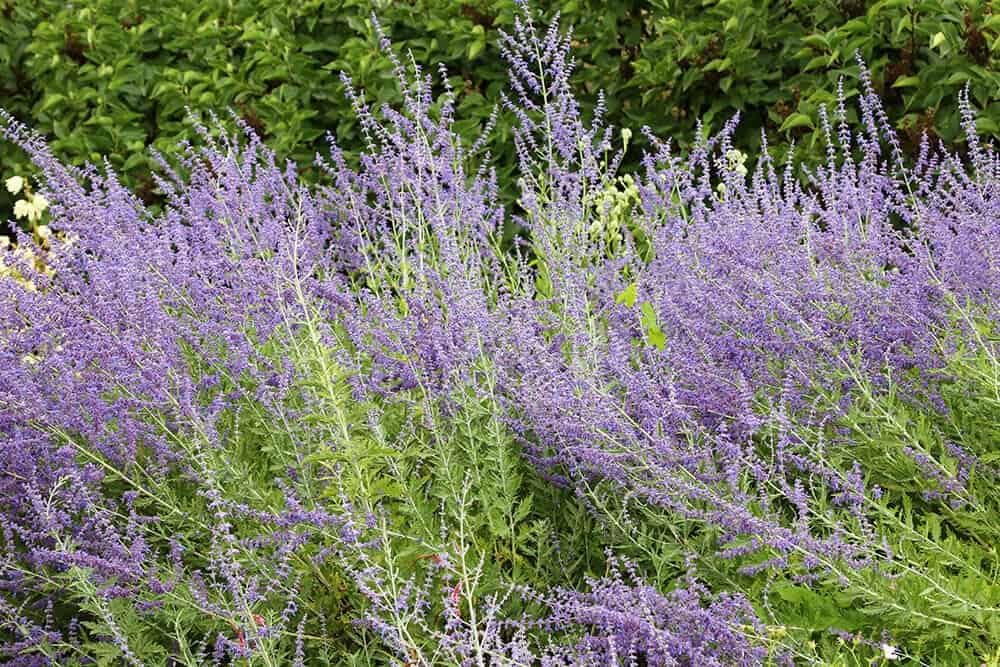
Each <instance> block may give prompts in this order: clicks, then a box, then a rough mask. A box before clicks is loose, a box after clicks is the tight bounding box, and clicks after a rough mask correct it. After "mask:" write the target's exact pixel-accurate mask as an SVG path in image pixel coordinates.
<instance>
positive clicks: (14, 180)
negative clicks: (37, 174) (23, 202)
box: [4, 176, 24, 195]
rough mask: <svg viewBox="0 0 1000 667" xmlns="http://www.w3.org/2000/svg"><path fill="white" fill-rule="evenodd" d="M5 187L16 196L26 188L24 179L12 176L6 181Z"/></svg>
mask: <svg viewBox="0 0 1000 667" xmlns="http://www.w3.org/2000/svg"><path fill="white" fill-rule="evenodd" d="M4 185H6V186H7V192H9V193H11V194H12V195H16V194H17V193H18V192H20V191H21V188H23V187H24V179H23V178H21V177H20V176H11V177H10V178H8V179H7V180H6V181H4Z"/></svg>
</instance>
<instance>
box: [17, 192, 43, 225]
mask: <svg viewBox="0 0 1000 667" xmlns="http://www.w3.org/2000/svg"><path fill="white" fill-rule="evenodd" d="M48 207H49V200H48V199H46V198H45V197H43V196H41V195H34V196H32V197H29V198H28V199H18V200H17V201H16V202H14V217H15V218H27V219H28V222H37V221H38V220H40V219H41V217H42V213H44V212H45V209H47V208H48Z"/></svg>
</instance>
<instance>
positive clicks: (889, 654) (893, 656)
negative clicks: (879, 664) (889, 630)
mask: <svg viewBox="0 0 1000 667" xmlns="http://www.w3.org/2000/svg"><path fill="white" fill-rule="evenodd" d="M882 657H883V658H885V659H886V660H899V649H897V648H896V647H895V646H890V645H888V644H882Z"/></svg>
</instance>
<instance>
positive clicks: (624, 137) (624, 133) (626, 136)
mask: <svg viewBox="0 0 1000 667" xmlns="http://www.w3.org/2000/svg"><path fill="white" fill-rule="evenodd" d="M631 138H632V130H630V129H628V128H627V127H626V128H622V144H623V145H624V146H625V147H626V148H628V140H629V139H631Z"/></svg>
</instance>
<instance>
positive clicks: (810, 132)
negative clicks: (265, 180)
mask: <svg viewBox="0 0 1000 667" xmlns="http://www.w3.org/2000/svg"><path fill="white" fill-rule="evenodd" d="M536 9H538V10H540V11H541V13H542V14H543V15H544V16H545V17H546V18H549V17H551V16H553V15H554V14H555V13H556V12H560V13H561V16H562V23H563V25H564V26H568V25H572V26H573V28H574V32H575V47H576V57H577V61H578V63H579V66H578V70H577V73H576V79H577V83H578V85H580V86H581V89H582V90H584V91H586V93H588V95H585V97H586V98H588V102H589V103H590V104H593V103H594V102H595V101H596V93H597V91H598V90H604V91H605V92H606V94H607V104H608V112H609V113H608V116H609V120H610V121H611V122H612V123H614V124H618V125H626V126H630V127H635V128H638V127H641V126H643V125H647V126H649V127H650V128H651V129H652V130H653V131H654V132H655V133H656V134H658V135H660V136H664V137H673V138H674V139H675V141H676V142H678V143H679V144H681V145H682V146H684V145H689V144H690V143H691V142H692V141H694V140H695V139H696V123H697V121H699V120H701V122H702V123H703V124H704V127H705V129H706V131H708V130H718V129H719V127H720V126H721V124H722V123H723V122H725V120H727V119H728V118H729V117H730V116H732V114H734V113H735V112H737V111H740V112H742V122H741V127H740V130H739V132H738V133H737V137H736V139H737V145H739V146H740V147H741V148H744V149H746V150H749V151H754V150H755V149H756V148H758V147H759V144H760V136H761V131H762V130H763V132H764V133H765V134H766V136H767V138H768V141H769V143H770V145H771V146H773V147H774V148H775V151H776V152H777V153H778V154H779V155H780V154H782V153H784V152H785V150H786V147H787V146H788V145H789V144H790V142H791V140H794V142H795V143H796V144H797V145H798V146H800V147H801V150H800V151H799V157H800V158H801V157H807V151H808V150H809V149H814V148H815V144H816V141H817V134H816V133H815V132H814V129H815V127H816V125H817V110H818V107H819V105H820V104H821V103H826V104H828V105H830V106H832V105H833V103H834V100H835V97H836V87H837V81H838V78H839V77H842V76H844V77H845V87H846V90H847V94H848V98H850V97H852V96H853V95H854V94H856V91H855V88H856V74H857V65H856V62H855V60H854V53H855V52H856V51H858V52H860V54H861V55H862V56H863V58H864V59H865V60H866V61H867V63H868V64H869V65H870V66H871V68H872V70H873V75H874V78H875V83H876V86H877V88H878V90H879V92H880V93H881V94H882V96H883V98H884V100H885V102H886V104H887V106H888V110H889V115H890V117H891V118H892V120H893V122H895V123H897V125H898V126H899V127H900V128H902V129H904V130H905V138H906V139H907V141H906V142H905V143H907V144H908V148H909V149H911V150H912V149H913V148H914V147H915V146H916V144H917V142H918V141H919V137H920V134H921V133H922V132H923V131H925V130H927V131H929V132H930V133H931V136H932V137H937V138H941V139H943V140H944V141H946V142H948V143H950V144H953V147H954V145H955V144H956V142H961V133H960V131H959V118H958V110H957V107H956V104H955V99H956V93H957V92H958V91H959V90H960V89H961V88H962V87H964V86H966V85H968V86H969V87H970V92H971V97H972V101H973V104H974V105H975V106H976V108H977V110H978V111H979V112H980V114H981V115H980V116H979V119H978V121H977V123H978V128H979V130H980V131H981V132H983V133H989V134H996V133H997V132H998V128H1000V97H998V93H997V91H1000V73H998V72H996V71H995V68H993V65H994V63H995V60H996V57H997V54H998V53H1000V16H997V15H994V14H993V9H992V1H991V0H987V1H985V2H983V1H979V0H924V1H913V0H880V1H878V2H866V1H865V0H782V1H780V2H759V1H753V0H703V1H702V2H690V1H689V0H641V1H640V0H618V1H612V2H605V1H603V0H602V1H597V0H563V1H561V2H546V3H538V7H536ZM372 12H374V13H375V14H377V15H378V17H379V19H380V22H381V23H382V24H383V26H384V27H385V29H386V31H387V32H388V34H389V35H390V36H391V38H392V39H393V41H394V43H395V44H396V45H397V46H398V47H399V48H400V49H402V50H404V52H405V50H411V51H412V53H413V56H414V58H415V60H416V62H419V63H442V64H443V65H444V66H445V67H446V68H447V71H448V72H449V75H450V79H449V81H450V83H451V85H452V86H453V87H454V88H455V90H457V91H458V92H459V97H460V105H459V111H460V114H459V117H460V118H461V119H462V121H461V124H460V127H459V129H460V130H461V132H463V134H464V135H465V136H468V137H473V136H475V134H476V133H477V132H478V131H479V129H480V127H481V125H482V123H484V122H485V120H486V118H487V117H488V116H489V114H490V112H491V111H492V109H493V106H494V104H495V103H496V102H497V100H498V98H499V94H500V93H501V91H502V90H503V88H504V86H505V82H506V73H505V71H504V68H503V65H502V59H501V58H500V57H499V55H498V53H497V40H496V37H497V31H498V30H501V29H504V28H505V27H508V26H510V24H511V22H512V19H513V15H514V2H513V0H488V1H486V2H476V3H467V2H459V1H456V0H403V1H398V2H388V1H385V0H304V1H302V2H297V3H285V2H278V1H276V0H207V1H205V0H178V1H177V2H170V3H142V2H138V1H137V0H89V1H88V2H84V3H79V2H77V3H64V2H59V1H55V0H30V1H25V0H0V106H2V107H3V108H5V109H7V110H8V111H10V112H11V113H13V114H14V115H15V116H16V117H17V118H19V119H21V120H24V121H26V122H28V123H29V124H30V125H31V126H33V127H34V128H36V129H37V130H39V131H41V132H42V133H43V134H45V135H46V136H48V137H50V138H51V139H52V140H53V144H52V145H53V147H54V149H55V151H56V153H57V154H58V155H59V156H61V157H64V158H66V159H68V160H70V161H72V162H76V163H81V162H83V161H87V160H90V161H100V160H101V159H103V156H107V159H108V160H109V161H110V163H111V164H112V165H113V166H114V167H115V168H116V169H118V170H119V171H121V172H122V173H123V174H124V176H125V181H126V183H127V184H128V185H129V186H131V187H134V188H136V189H137V191H138V192H139V193H140V196H142V197H143V198H144V199H146V200H147V202H152V203H155V202H156V201H157V200H158V193H157V192H156V190H155V187H154V185H153V183H152V181H151V179H150V178H149V172H150V168H151V161H150V157H149V154H148V152H147V151H146V150H145V149H146V148H147V147H153V148H155V149H156V150H159V151H162V152H164V153H167V154H169V153H171V152H172V151H173V150H174V149H175V147H176V143H177V141H178V140H179V139H184V138H189V137H191V135H192V129H191V128H192V125H191V123H190V122H189V120H188V119H187V111H186V108H188V107H190V108H191V109H194V110H197V111H196V113H197V114H200V115H204V114H205V113H206V112H207V111H208V110H216V111H218V112H219V113H221V114H225V113H226V111H227V110H232V111H233V112H234V113H235V115H236V116H238V117H240V118H242V119H243V120H244V121H246V122H247V123H249V124H250V125H251V126H252V127H253V128H255V129H256V130H257V131H258V132H259V133H261V134H262V135H263V136H264V137H265V138H266V140H267V141H268V142H269V144H270V145H272V146H273V147H274V148H275V149H276V150H277V152H278V154H279V155H281V156H284V157H289V158H293V159H295V160H297V161H299V162H300V163H301V164H302V165H303V166H304V167H305V168H306V169H307V170H308V169H309V168H310V167H309V165H311V163H312V159H313V157H314V155H315V154H316V152H317V151H320V152H323V151H324V144H325V139H324V134H325V133H326V132H327V131H329V132H332V133H333V134H334V135H335V136H336V137H337V139H338V141H339V142H340V143H341V145H342V146H344V147H345V148H347V149H349V150H352V149H353V150H356V149H358V148H359V147H360V144H361V137H360V133H359V128H358V126H357V124H356V122H355V120H354V116H353V114H352V113H350V106H349V103H348V101H347V100H346V99H345V97H344V94H343V93H344V90H343V85H342V84H341V82H340V80H339V76H338V74H339V72H340V71H344V72H347V73H348V74H349V75H350V76H351V77H352V78H353V79H354V81H355V82H356V83H357V84H359V85H360V86H362V87H364V88H365V89H366V90H367V91H368V98H369V99H377V100H380V101H383V102H392V101H393V100H396V99H398V96H399V93H398V91H397V90H396V89H395V88H394V86H393V84H392V74H391V67H390V63H389V62H388V60H387V59H386V58H385V57H384V55H383V54H381V53H379V51H378V49H377V39H376V37H375V34H374V29H373V26H372V24H371V22H370V20H369V16H370V14H371V13H372ZM849 106H850V105H849ZM589 111H591V109H585V110H584V112H585V113H588V112H589ZM636 138H637V139H641V138H640V137H638V136H637V137H636ZM633 145H634V146H635V147H634V148H633V149H632V151H631V152H630V154H629V156H627V159H626V165H625V166H626V168H627V167H629V166H632V167H634V166H635V165H636V163H637V161H638V158H639V155H640V153H641V146H642V142H641V141H636V142H634V144H633ZM489 148H490V149H491V151H492V152H493V154H494V155H495V156H496V157H498V158H500V164H501V169H502V171H501V173H500V177H501V181H502V183H504V184H505V185H510V178H511V174H512V173H513V169H514V156H513V146H512V142H511V141H510V127H509V122H505V121H504V120H503V119H502V120H501V122H500V123H499V127H498V128H497V130H496V132H495V133H494V136H493V138H492V141H491V143H490V145H489ZM811 153H812V154H817V155H818V154H820V152H817V151H815V150H813V151H811ZM0 160H2V165H3V169H2V171H3V174H4V175H5V176H9V175H12V174H14V173H22V172H25V171H26V170H27V163H26V161H25V158H24V157H23V156H22V155H20V154H19V153H18V152H17V151H16V149H13V148H11V147H10V146H6V145H5V146H4V147H3V148H2V149H0ZM505 193H506V194H507V196H509V197H510V198H513V194H512V193H513V188H510V187H507V188H505ZM2 197H4V198H5V199H4V200H0V206H3V208H5V209H9V207H10V204H11V202H10V201H8V199H9V195H7V194H6V193H4V194H3V195H2Z"/></svg>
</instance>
